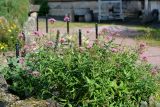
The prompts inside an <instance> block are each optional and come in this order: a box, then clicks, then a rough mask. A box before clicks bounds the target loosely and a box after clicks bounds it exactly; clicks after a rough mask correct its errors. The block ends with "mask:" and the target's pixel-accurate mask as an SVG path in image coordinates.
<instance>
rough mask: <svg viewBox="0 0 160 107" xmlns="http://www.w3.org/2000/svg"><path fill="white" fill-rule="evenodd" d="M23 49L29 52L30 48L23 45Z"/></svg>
mask: <svg viewBox="0 0 160 107" xmlns="http://www.w3.org/2000/svg"><path fill="white" fill-rule="evenodd" d="M23 48H24V50H25V51H26V52H29V50H30V48H31V47H30V45H24V47H23Z"/></svg>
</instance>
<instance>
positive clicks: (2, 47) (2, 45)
mask: <svg viewBox="0 0 160 107" xmlns="http://www.w3.org/2000/svg"><path fill="white" fill-rule="evenodd" d="M7 48H8V45H7V44H5V43H0V52H1V51H5V50H7Z"/></svg>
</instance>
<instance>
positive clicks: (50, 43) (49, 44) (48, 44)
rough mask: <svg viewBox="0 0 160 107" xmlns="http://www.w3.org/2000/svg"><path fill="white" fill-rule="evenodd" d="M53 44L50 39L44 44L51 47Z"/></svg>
mask: <svg viewBox="0 0 160 107" xmlns="http://www.w3.org/2000/svg"><path fill="white" fill-rule="evenodd" d="M53 45H54V43H53V42H52V41H48V42H47V43H46V46H47V47H51V46H53Z"/></svg>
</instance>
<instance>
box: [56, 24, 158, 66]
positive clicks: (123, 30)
mask: <svg viewBox="0 0 160 107" xmlns="http://www.w3.org/2000/svg"><path fill="white" fill-rule="evenodd" d="M57 29H58V30H60V31H61V34H64V33H66V29H64V28H56V29H55V31H56V30H57ZM102 29H107V30H108V31H113V32H119V34H120V36H118V37H115V41H114V42H115V43H116V44H122V45H125V46H132V47H136V46H137V44H138V43H139V42H138V41H136V40H134V39H132V38H129V37H131V36H135V35H141V33H142V32H138V31H136V30H133V29H129V28H127V27H125V26H119V25H116V26H115V25H112V26H101V27H99V31H101V30H102ZM78 30H79V28H73V29H71V30H70V33H71V34H75V33H77V34H78ZM81 30H82V32H83V35H85V36H88V37H89V39H90V40H91V41H93V40H95V28H81ZM88 32H89V33H88ZM145 54H146V56H147V57H148V62H149V63H150V64H153V65H155V66H160V47H152V46H148V47H147V50H146V52H145Z"/></svg>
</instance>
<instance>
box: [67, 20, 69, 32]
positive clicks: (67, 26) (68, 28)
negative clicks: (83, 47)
mask: <svg viewBox="0 0 160 107" xmlns="http://www.w3.org/2000/svg"><path fill="white" fill-rule="evenodd" d="M67 34H69V21H67Z"/></svg>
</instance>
